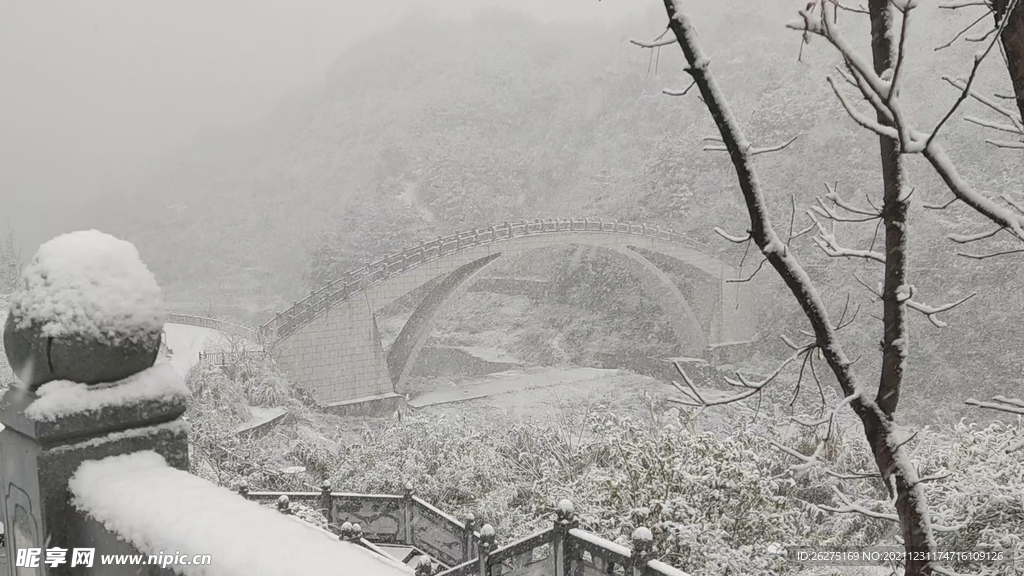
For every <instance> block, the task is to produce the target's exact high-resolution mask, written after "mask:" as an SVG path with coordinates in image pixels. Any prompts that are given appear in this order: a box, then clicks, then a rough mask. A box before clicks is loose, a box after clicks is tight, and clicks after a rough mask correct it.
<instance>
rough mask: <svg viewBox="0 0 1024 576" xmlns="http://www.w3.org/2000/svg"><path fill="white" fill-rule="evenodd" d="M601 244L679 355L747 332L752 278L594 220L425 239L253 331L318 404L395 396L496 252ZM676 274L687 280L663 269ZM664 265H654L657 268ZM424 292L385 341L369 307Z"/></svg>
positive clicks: (750, 331) (749, 335) (704, 351)
mask: <svg viewBox="0 0 1024 576" xmlns="http://www.w3.org/2000/svg"><path fill="white" fill-rule="evenodd" d="M571 245H576V246H583V247H588V248H592V249H596V250H601V251H605V252H607V253H609V254H612V255H614V256H616V257H617V258H618V260H619V261H621V262H623V263H625V264H626V265H627V266H628V267H629V269H630V270H631V271H632V272H633V276H634V278H635V279H636V281H637V282H638V285H639V286H641V287H642V288H643V289H644V291H645V292H646V293H648V294H651V295H653V297H654V298H655V300H656V301H657V302H658V304H659V305H660V307H661V309H662V310H663V311H664V312H665V313H666V314H667V315H669V317H670V319H671V321H672V325H673V328H674V330H675V333H676V336H677V338H678V341H679V342H680V343H681V345H680V353H681V354H683V355H687V356H696V357H701V356H707V355H708V352H709V350H710V351H714V350H716V349H721V348H723V347H726V346H729V345H733V344H744V343H748V342H749V341H751V340H752V339H753V335H754V327H755V323H756V318H755V313H754V309H753V305H754V298H753V295H752V287H751V286H750V283H735V282H732V283H730V282H727V280H728V279H734V278H737V277H738V276H737V275H738V274H739V273H740V271H739V270H737V268H736V267H735V266H732V265H729V264H727V263H726V262H723V261H722V260H720V259H718V258H716V257H714V256H711V255H710V254H708V253H707V252H706V251H705V250H702V249H701V248H700V247H698V246H697V245H695V244H693V243H692V242H689V241H687V240H686V239H685V238H684V237H683V236H682V235H680V234H676V233H674V232H669V231H666V230H661V229H658V228H653V227H648V226H645V225H638V224H632V223H629V224H626V223H620V222H607V221H603V220H594V219H583V220H575V219H567V220H537V221H534V222H519V223H507V222H506V223H504V224H501V225H497V226H489V227H486V228H478V229H475V230H470V231H468V232H460V233H458V234H453V235H451V236H447V237H442V238H438V239H437V240H433V241H431V242H425V243H422V244H420V245H419V246H415V247H413V248H410V249H408V250H405V251H404V252H401V253H398V254H394V255H391V256H387V257H385V258H382V259H380V260H378V261H376V262H373V263H372V264H369V265H367V266H365V267H363V268H360V269H358V270H354V271H351V272H349V273H347V274H345V275H344V276H343V277H342V278H339V279H337V280H335V281H333V282H331V283H329V284H328V285H326V286H324V287H323V288H321V289H319V290H316V291H314V292H311V293H310V295H309V296H308V297H307V298H305V299H304V300H302V301H300V302H296V303H295V304H294V305H293V306H292V307H291V308H289V309H288V310H285V311H284V312H279V313H277V314H276V315H275V316H274V318H273V319H272V320H270V321H269V322H267V323H266V324H264V325H263V326H261V327H260V328H259V330H258V334H259V339H260V340H261V341H262V342H263V343H264V344H265V345H266V347H267V350H268V351H269V352H270V353H271V354H272V355H273V356H274V357H275V358H276V360H277V362H278V364H279V365H280V366H281V367H282V368H283V369H284V370H285V372H286V373H287V374H288V375H289V376H290V378H291V379H292V380H293V381H294V382H295V383H296V384H298V385H299V386H302V387H303V388H305V389H307V390H309V391H311V392H313V393H314V396H315V397H316V398H317V400H318V401H319V402H321V403H322V404H324V405H343V404H349V403H353V404H354V403H359V402H363V401H368V400H372V399H374V398H381V397H387V396H393V395H394V390H395V386H396V385H397V384H400V383H402V382H403V381H404V380H405V379H406V378H407V377H408V376H409V372H410V370H411V369H412V367H413V366H414V365H415V362H416V359H417V356H418V354H419V352H420V349H421V348H422V346H423V344H424V343H425V342H426V340H427V338H428V337H429V335H430V332H431V328H432V326H433V321H434V319H435V318H436V317H437V316H438V314H439V312H440V311H441V310H442V309H443V308H444V307H445V305H446V304H447V303H448V302H450V301H451V300H452V299H453V298H454V297H456V296H457V295H458V294H459V293H460V292H461V291H463V290H464V289H465V288H466V287H467V286H468V285H469V284H471V283H472V281H473V280H474V278H477V277H478V275H479V274H480V273H481V272H482V271H483V270H485V269H486V268H487V267H488V266H489V265H490V264H492V263H493V262H495V261H496V260H497V259H499V258H500V257H502V256H517V255H522V254H526V253H529V252H532V251H535V250H538V249H542V248H549V247H557V246H571ZM666 263H668V265H669V266H670V267H672V268H675V269H677V270H680V269H681V270H683V271H684V277H685V279H686V281H685V282H684V286H678V285H677V284H676V282H674V281H673V279H672V278H671V277H670V275H669V274H667V273H666V272H665V271H664V270H663V269H664V268H665V267H666ZM659 265H661V267H659ZM421 288H422V289H423V290H425V291H426V295H425V297H424V298H423V300H422V302H420V303H419V304H418V306H417V307H416V309H415V311H414V312H413V314H412V316H411V317H410V318H409V320H408V321H407V322H406V324H405V326H404V327H403V329H402V331H401V332H400V333H399V335H398V337H397V338H396V339H395V341H394V343H393V344H392V345H391V346H390V348H389V349H388V350H386V351H385V350H384V348H383V346H382V344H381V339H380V335H379V332H378V328H377V314H378V313H379V312H380V311H381V310H382V309H384V308H385V307H387V306H388V305H389V304H392V303H394V302H395V301H397V300H398V299H400V298H402V297H403V296H406V295H407V294H409V293H410V292H412V291H414V290H417V289H421Z"/></svg>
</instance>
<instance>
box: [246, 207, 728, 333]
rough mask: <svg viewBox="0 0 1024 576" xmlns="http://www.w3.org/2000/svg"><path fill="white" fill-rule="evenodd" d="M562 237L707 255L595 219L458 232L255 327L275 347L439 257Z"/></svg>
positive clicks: (654, 230) (371, 267) (352, 275)
mask: <svg viewBox="0 0 1024 576" xmlns="http://www.w3.org/2000/svg"><path fill="white" fill-rule="evenodd" d="M564 232H599V233H608V234H632V235H640V236H646V237H653V238H658V239H661V240H665V241H667V242H672V243H675V244H681V245H684V246H687V247H689V248H692V249H695V250H699V251H702V252H708V249H707V248H706V247H703V246H701V245H699V244H698V243H696V242H693V241H692V240H690V239H688V238H686V237H684V236H683V235H682V234H678V233H676V232H673V231H671V230H663V229H661V228H658V227H655V226H647V225H646V224H634V223H632V222H619V221H617V220H613V221H605V220H603V219H599V218H583V219H574V218H566V219H549V220H540V219H538V220H534V221H532V222H530V221H526V220H524V221H521V222H505V223H503V224H498V225H494V226H487V227H484V228H476V229H473V230H468V231H464V232H457V233H455V234H451V235H449V236H440V237H438V238H437V239H436V240H431V241H430V242H421V243H420V244H419V246H413V247H412V248H408V249H406V250H404V251H402V252H399V253H396V254H390V255H387V256H385V257H383V258H379V259H377V260H376V261H374V262H371V263H369V264H367V265H365V266H363V267H361V268H357V269H355V270H352V271H349V272H346V273H345V274H343V275H342V276H341V277H340V278H337V279H335V280H332V281H330V282H328V283H327V284H326V285H324V286H323V287H321V288H320V289H319V290H313V291H311V292H310V294H309V296H307V297H306V298H303V299H302V300H299V301H297V302H294V303H293V304H292V306H291V307H290V308H288V309H287V310H284V311H283V312H278V313H276V314H275V315H274V318H272V319H271V320H270V321H268V322H267V323H265V324H263V325H262V326H260V327H259V330H258V331H259V333H260V335H261V336H263V337H264V341H267V342H273V341H276V340H280V339H281V338H284V337H285V336H288V335H289V334H291V333H293V332H294V331H296V330H298V329H299V328H301V327H302V326H304V325H305V324H306V323H308V322H310V321H312V320H313V319H314V318H316V317H317V316H318V315H319V314H320V313H321V312H324V311H326V310H328V309H329V308H331V307H332V306H333V305H334V304H337V303H338V302H342V301H345V300H348V299H349V298H351V297H352V296H354V295H355V294H358V293H361V292H363V291H364V290H366V289H368V288H370V287H371V286H373V285H375V284H377V283H378V282H381V281H383V280H385V279H387V278H389V277H391V276H392V275H394V274H400V273H402V272H405V271H406V270H409V269H411V268H414V267H416V266H419V265H420V264H423V263H425V262H427V261H430V260H433V259H434V258H438V257H440V256H444V255H448V254H453V253H455V252H459V251H461V250H464V249H467V248H470V247H473V246H477V245H479V244H484V243H487V244H489V243H491V242H497V241H501V240H510V239H513V238H520V237H523V236H528V235H536V234H554V233H564Z"/></svg>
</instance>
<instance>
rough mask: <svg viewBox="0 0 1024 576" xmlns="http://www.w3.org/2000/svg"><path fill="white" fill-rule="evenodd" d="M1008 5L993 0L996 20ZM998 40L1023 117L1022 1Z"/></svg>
mask: <svg viewBox="0 0 1024 576" xmlns="http://www.w3.org/2000/svg"><path fill="white" fill-rule="evenodd" d="M1008 5H1009V0H994V2H993V8H994V12H995V18H996V22H997V23H998V22H999V20H1000V19H1001V18H1002V16H1003V14H1004V13H1005V12H1006V8H1007V6H1008ZM999 40H1000V41H1001V42H1002V44H1003V52H1004V53H1005V54H1006V70H1007V72H1009V73H1010V82H1012V83H1013V93H1014V95H1015V96H1016V97H1017V109H1018V110H1019V111H1020V115H1021V119H1024V2H1018V3H1017V7H1016V8H1014V10H1013V13H1012V14H1010V18H1009V19H1008V20H1007V21H1006V28H1004V29H1003V33H1002V35H1001V36H1000V37H999Z"/></svg>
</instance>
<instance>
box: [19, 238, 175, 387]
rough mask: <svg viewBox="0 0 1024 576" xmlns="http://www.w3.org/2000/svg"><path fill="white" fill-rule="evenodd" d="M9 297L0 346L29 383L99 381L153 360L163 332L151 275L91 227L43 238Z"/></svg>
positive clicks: (132, 253)
mask: <svg viewBox="0 0 1024 576" xmlns="http://www.w3.org/2000/svg"><path fill="white" fill-rule="evenodd" d="M23 280H24V281H23V283H22V288H21V289H20V290H19V291H18V292H16V293H15V294H13V295H12V296H11V307H10V313H9V314H8V316H7V321H6V323H5V325H4V338H3V341H4V348H5V353H6V355H7V359H8V361H9V362H10V365H11V369H12V370H13V371H14V373H15V375H17V377H18V379H19V380H20V381H21V382H22V383H23V384H25V385H26V386H27V387H28V388H29V389H30V390H35V389H37V388H39V386H41V385H43V384H45V383H47V382H50V381H53V380H68V381H71V382H79V383H83V384H99V383H105V382H115V381H118V380H122V379H124V378H126V377H128V376H131V375H132V374H135V373H137V372H141V371H143V370H145V369H147V368H150V367H151V366H153V364H154V363H155V362H156V359H157V356H158V354H159V351H160V341H161V336H162V333H163V320H162V318H163V304H162V299H161V295H160V289H159V287H158V286H157V284H156V279H155V278H154V277H153V275H152V273H150V271H149V269H148V268H146V265H145V264H143V263H142V260H141V259H140V258H139V255H138V252H137V251H136V250H135V247H134V246H132V245H131V244H130V243H128V242H125V241H123V240H119V239H117V238H114V237H113V236H110V235H108V234H103V233H102V232H98V231H95V230H89V231H84V232H73V233H71V234H65V235H63V236H58V237H57V238H54V239H53V240H50V241H49V242H47V243H45V244H43V245H42V246H41V247H40V248H39V251H38V252H37V253H36V256H35V257H34V258H33V260H32V263H31V264H30V265H29V266H27V267H26V268H25V271H24V273H23Z"/></svg>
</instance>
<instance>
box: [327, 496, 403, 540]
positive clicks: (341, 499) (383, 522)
mask: <svg viewBox="0 0 1024 576" xmlns="http://www.w3.org/2000/svg"><path fill="white" fill-rule="evenodd" d="M331 508H332V510H331V518H332V519H333V521H334V523H335V524H337V525H339V526H340V525H341V524H342V523H344V522H351V523H352V524H359V526H360V527H361V528H362V531H363V537H364V538H366V539H367V540H369V541H371V542H376V543H382V544H393V543H399V542H404V541H405V534H404V527H405V526H404V524H405V520H404V510H403V506H402V497H401V496H385V495H365V494H331Z"/></svg>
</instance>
